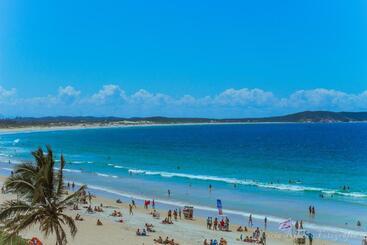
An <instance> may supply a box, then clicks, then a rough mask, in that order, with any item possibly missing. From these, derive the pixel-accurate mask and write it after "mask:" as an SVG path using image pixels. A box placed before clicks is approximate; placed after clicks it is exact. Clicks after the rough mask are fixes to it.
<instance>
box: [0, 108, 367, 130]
mask: <svg viewBox="0 0 367 245" xmlns="http://www.w3.org/2000/svg"><path fill="white" fill-rule="evenodd" d="M362 121H366V122H367V112H332V111H304V112H299V113H294V114H289V115H284V116H275V117H263V118H228V119H213V118H172V117H131V118H122V117H69V116H58V117H39V118H35V117H16V118H12V119H0V127H1V128H13V127H27V126H41V127H42V126H73V125H90V124H93V125H100V126H103V125H105V126H107V125H128V124H175V123H241V122H248V123H256V122H279V123H281V122H283V123H286V122H290V123H291V122H293V123H306V122H314V123H315V122H325V123H332V122H362Z"/></svg>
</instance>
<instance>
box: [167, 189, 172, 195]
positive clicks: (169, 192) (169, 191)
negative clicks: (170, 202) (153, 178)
mask: <svg viewBox="0 0 367 245" xmlns="http://www.w3.org/2000/svg"><path fill="white" fill-rule="evenodd" d="M167 193H168V197H170V196H171V190H170V189H168V190H167Z"/></svg>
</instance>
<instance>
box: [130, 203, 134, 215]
mask: <svg viewBox="0 0 367 245" xmlns="http://www.w3.org/2000/svg"><path fill="white" fill-rule="evenodd" d="M129 214H130V215H133V214H134V213H133V205H131V204H129Z"/></svg>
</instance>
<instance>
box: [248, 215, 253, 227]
mask: <svg viewBox="0 0 367 245" xmlns="http://www.w3.org/2000/svg"><path fill="white" fill-rule="evenodd" d="M248 225H249V226H250V227H252V225H253V223H252V214H250V216H249V217H248Z"/></svg>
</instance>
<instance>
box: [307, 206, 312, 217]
mask: <svg viewBox="0 0 367 245" xmlns="http://www.w3.org/2000/svg"><path fill="white" fill-rule="evenodd" d="M308 214H309V215H312V207H311V205H310V206H309V207H308Z"/></svg>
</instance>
